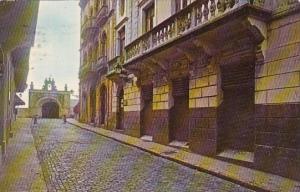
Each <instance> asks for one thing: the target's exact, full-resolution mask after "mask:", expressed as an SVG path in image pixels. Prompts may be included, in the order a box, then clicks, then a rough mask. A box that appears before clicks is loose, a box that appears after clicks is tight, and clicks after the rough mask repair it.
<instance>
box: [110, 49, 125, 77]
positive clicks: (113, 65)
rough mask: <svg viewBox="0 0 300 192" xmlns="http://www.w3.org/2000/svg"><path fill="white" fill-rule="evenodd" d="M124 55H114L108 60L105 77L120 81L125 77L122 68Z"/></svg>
mask: <svg viewBox="0 0 300 192" xmlns="http://www.w3.org/2000/svg"><path fill="white" fill-rule="evenodd" d="M124 61H125V56H124V54H122V55H120V56H116V57H115V58H113V59H112V60H110V61H109V62H108V73H107V75H106V77H107V78H108V79H111V80H112V81H115V82H116V81H120V80H122V79H124V78H126V77H127V74H125V73H126V72H125V70H124V69H123V67H122V65H123V64H124Z"/></svg>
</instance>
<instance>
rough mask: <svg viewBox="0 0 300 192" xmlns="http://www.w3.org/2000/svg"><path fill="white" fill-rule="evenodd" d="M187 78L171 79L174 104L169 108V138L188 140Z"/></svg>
mask: <svg viewBox="0 0 300 192" xmlns="http://www.w3.org/2000/svg"><path fill="white" fill-rule="evenodd" d="M188 85H189V83H188V79H187V78H182V79H176V80H174V81H173V98H174V106H173V108H172V109H171V122H170V124H171V139H173V140H177V141H188V138H189V105H188Z"/></svg>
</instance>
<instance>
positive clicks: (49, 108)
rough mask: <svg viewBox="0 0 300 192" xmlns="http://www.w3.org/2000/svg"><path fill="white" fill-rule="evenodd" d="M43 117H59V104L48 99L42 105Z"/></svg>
mask: <svg viewBox="0 0 300 192" xmlns="http://www.w3.org/2000/svg"><path fill="white" fill-rule="evenodd" d="M42 117H43V118H51V119H55V118H59V106H58V104H57V103H56V102H53V101H50V102H47V103H44V104H43V105H42Z"/></svg>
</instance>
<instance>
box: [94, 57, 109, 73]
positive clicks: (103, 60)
mask: <svg viewBox="0 0 300 192" xmlns="http://www.w3.org/2000/svg"><path fill="white" fill-rule="evenodd" d="M107 68H108V64H107V56H101V57H99V58H98V60H97V61H96V62H93V63H92V69H91V70H92V71H93V72H98V71H103V70H105V69H107Z"/></svg>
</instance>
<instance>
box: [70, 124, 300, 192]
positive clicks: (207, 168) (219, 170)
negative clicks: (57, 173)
mask: <svg viewBox="0 0 300 192" xmlns="http://www.w3.org/2000/svg"><path fill="white" fill-rule="evenodd" d="M67 121H68V123H70V124H72V125H75V126H77V127H80V128H83V129H86V130H88V131H92V132H94V133H97V134H100V135H102V136H105V137H108V138H111V139H113V140H116V141H119V142H122V143H124V144H127V145H130V146H134V147H137V148H139V149H141V150H143V151H146V152H149V153H151V154H153V155H157V156H160V157H163V158H166V159H169V160H171V161H175V162H177V163H180V164H182V165H185V166H188V167H191V168H194V169H197V170H199V171H203V172H206V173H210V174H212V175H215V176H218V177H221V178H223V179H226V180H229V181H232V182H234V183H237V184H240V185H243V186H246V187H248V188H251V189H254V190H259V191H294V192H296V191H300V182H298V181H295V180H291V179H287V178H284V177H281V176H277V175H273V174H269V173H265V172H262V171H258V170H254V169H250V168H247V167H242V166H239V165H235V164H232V163H228V162H224V161H221V160H217V159H214V158H210V157H206V156H202V155H198V154H195V153H190V152H187V151H184V150H179V149H176V148H173V147H169V146H165V145H161V144H158V143H154V142H148V141H143V140H142V139H140V138H135V137H131V136H128V135H123V134H120V133H117V132H113V131H109V130H106V129H102V128H99V127H93V126H90V125H87V124H83V123H80V122H78V121H76V120H74V119H68V120H67Z"/></svg>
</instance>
